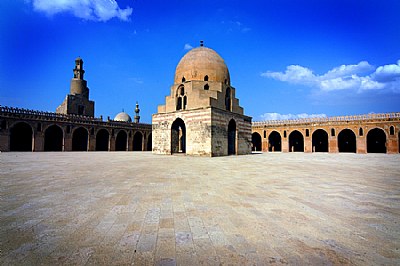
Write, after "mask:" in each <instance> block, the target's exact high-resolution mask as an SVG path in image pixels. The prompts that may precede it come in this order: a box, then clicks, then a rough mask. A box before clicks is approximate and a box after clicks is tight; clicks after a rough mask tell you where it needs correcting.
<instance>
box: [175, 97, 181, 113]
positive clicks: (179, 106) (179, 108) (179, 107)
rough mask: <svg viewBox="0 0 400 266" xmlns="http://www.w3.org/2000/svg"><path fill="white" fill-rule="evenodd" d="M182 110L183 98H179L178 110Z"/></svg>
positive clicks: (177, 102)
mask: <svg viewBox="0 0 400 266" xmlns="http://www.w3.org/2000/svg"><path fill="white" fill-rule="evenodd" d="M181 109H182V97H178V99H177V101H176V110H177V111H179V110H181Z"/></svg>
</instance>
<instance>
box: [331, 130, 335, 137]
mask: <svg viewBox="0 0 400 266" xmlns="http://www.w3.org/2000/svg"><path fill="white" fill-rule="evenodd" d="M331 136H332V137H334V136H335V129H334V128H332V129H331Z"/></svg>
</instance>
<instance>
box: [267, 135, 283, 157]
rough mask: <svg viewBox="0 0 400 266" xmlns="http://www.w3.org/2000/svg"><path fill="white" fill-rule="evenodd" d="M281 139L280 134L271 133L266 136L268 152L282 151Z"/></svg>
mask: <svg viewBox="0 0 400 266" xmlns="http://www.w3.org/2000/svg"><path fill="white" fill-rule="evenodd" d="M281 141H282V138H281V134H279V133H278V132H276V131H272V132H271V134H269V136H268V151H272V152H274V151H282V142H281Z"/></svg>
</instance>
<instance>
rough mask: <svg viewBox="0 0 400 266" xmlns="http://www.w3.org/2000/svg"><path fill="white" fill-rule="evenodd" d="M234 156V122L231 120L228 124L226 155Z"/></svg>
mask: <svg viewBox="0 0 400 266" xmlns="http://www.w3.org/2000/svg"><path fill="white" fill-rule="evenodd" d="M234 154H236V122H235V120H233V119H231V121H229V124H228V155H234Z"/></svg>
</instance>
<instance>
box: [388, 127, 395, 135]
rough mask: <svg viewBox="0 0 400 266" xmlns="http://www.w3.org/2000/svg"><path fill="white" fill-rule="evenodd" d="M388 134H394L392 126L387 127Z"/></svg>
mask: <svg viewBox="0 0 400 266" xmlns="http://www.w3.org/2000/svg"><path fill="white" fill-rule="evenodd" d="M389 134H390V135H391V136H393V135H394V126H390V128H389Z"/></svg>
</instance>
